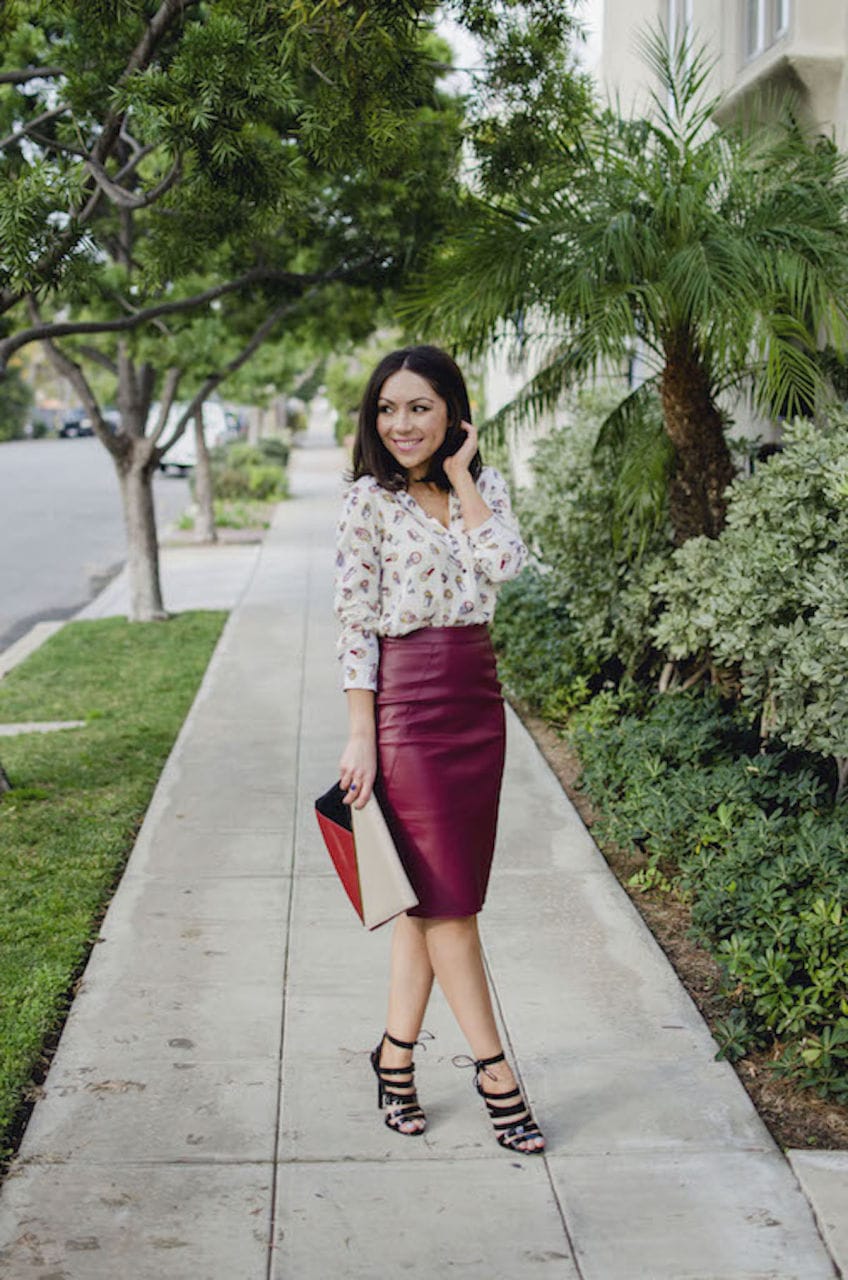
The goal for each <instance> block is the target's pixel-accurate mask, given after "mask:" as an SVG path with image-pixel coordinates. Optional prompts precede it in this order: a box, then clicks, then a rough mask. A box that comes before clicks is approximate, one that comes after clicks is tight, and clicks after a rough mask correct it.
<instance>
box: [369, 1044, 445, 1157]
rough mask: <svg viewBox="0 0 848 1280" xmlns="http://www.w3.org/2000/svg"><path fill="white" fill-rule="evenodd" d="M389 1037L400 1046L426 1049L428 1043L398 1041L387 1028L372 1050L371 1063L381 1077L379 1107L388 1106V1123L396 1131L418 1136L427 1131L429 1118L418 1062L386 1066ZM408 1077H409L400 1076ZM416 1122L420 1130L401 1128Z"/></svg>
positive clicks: (400, 1047)
mask: <svg viewBox="0 0 848 1280" xmlns="http://www.w3.org/2000/svg"><path fill="white" fill-rule="evenodd" d="M421 1034H422V1035H426V1036H428V1037H429V1039H431V1040H432V1039H433V1037H432V1036H431V1035H430V1033H429V1032H428V1031H423V1032H422V1033H421ZM386 1040H388V1041H389V1043H390V1044H393V1045H395V1047H396V1048H398V1049H414V1048H415V1047H416V1045H420V1046H421V1048H422V1049H423V1048H425V1047H426V1046H425V1044H424V1042H423V1041H421V1040H416V1041H413V1042H412V1043H409V1042H408V1041H406V1040H397V1039H396V1038H395V1037H394V1036H392V1035H389V1033H388V1031H386V1032H384V1033H383V1036H382V1038H381V1040H380V1043H379V1044H378V1045H377V1047H376V1049H373V1050H372V1052H371V1066H372V1068H373V1071H374V1074H375V1076H376V1077H377V1109H378V1111H381V1110H382V1109H383V1106H384V1105H385V1107H386V1115H385V1120H384V1123H385V1124H386V1126H387V1127H388V1128H389V1129H393V1130H394V1132H395V1133H400V1134H403V1136H404V1137H405V1138H417V1137H420V1135H421V1134H422V1133H423V1132H424V1129H425V1127H426V1124H427V1117H426V1116H425V1114H424V1112H423V1111H422V1110H421V1107H420V1105H419V1102H418V1094H417V1093H416V1092H415V1087H414V1077H415V1065H414V1063H410V1064H409V1066H408V1067H384V1066H382V1065H381V1062H380V1058H381V1055H382V1052H383V1045H384V1043H385V1042H386ZM404 1076H408V1077H409V1078H408V1079H402V1078H399V1077H404ZM415 1122H420V1124H419V1127H418V1128H416V1129H403V1128H401V1126H402V1125H407V1124H410V1123H415Z"/></svg>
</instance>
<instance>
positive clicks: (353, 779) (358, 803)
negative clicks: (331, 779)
mask: <svg viewBox="0 0 848 1280" xmlns="http://www.w3.org/2000/svg"><path fill="white" fill-rule="evenodd" d="M340 784H341V788H342V790H343V791H344V792H345V795H344V796H343V797H342V804H352V805H354V806H355V807H356V808H357V809H361V808H362V807H363V805H365V804H367V803H368V799H369V797H370V795H371V792H372V791H373V790H374V776H372V777H370V778H369V777H368V775H367V774H359V773H351V775H350V778H349V780H348V781H347V782H345V779H344V778H341V779H340Z"/></svg>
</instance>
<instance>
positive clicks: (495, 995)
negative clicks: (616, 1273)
mask: <svg viewBox="0 0 848 1280" xmlns="http://www.w3.org/2000/svg"><path fill="white" fill-rule="evenodd" d="M480 945H481V950H482V952H483V964H484V966H485V969H486V976H487V977H488V980H489V987H490V989H491V992H492V1001H493V1003H494V1006H495V1009H496V1011H497V1014H498V1017H499V1019H500V1022H501V1026H502V1027H503V1030H504V1037H505V1039H506V1044H507V1048H508V1050H509V1055H510V1057H511V1058H512V1062H513V1070H514V1074H515V1078H516V1080H517V1081H518V1085H519V1088H520V1089H521V1092H522V1094H523V1095H524V1098H525V1101H526V1099H527V1087H526V1085H525V1083H524V1077H523V1076H522V1073H521V1067H520V1065H519V1062H518V1058H517V1057H516V1054H515V1048H514V1046H513V1043H512V1036H511V1035H510V1030H509V1025H508V1023H507V1020H506V1013H505V1011H504V1007H503V1005H502V1003H501V997H500V992H499V991H498V988H497V984H496V982H495V975H494V973H493V971H492V966H491V965H490V964H489V957H488V954H487V952H486V947H485V944H484V943H483V941H482V939H481V943H480ZM521 1154H522V1153H521V1152H516V1155H521ZM550 1154H551V1153H550V1152H548V1151H544V1152H542V1156H541V1159H542V1162H543V1163H544V1166H545V1177H546V1178H547V1180H548V1187H549V1188H550V1192H551V1195H552V1197H553V1201H554V1204H555V1205H556V1211H557V1214H558V1215H559V1220H560V1222H561V1223H562V1230H563V1234H564V1235H565V1238H566V1240H567V1242H568V1248H569V1250H570V1252H571V1261H572V1262H573V1263H574V1270H575V1272H576V1274H577V1276H578V1277H579V1280H585V1275H584V1272H583V1268H582V1267H581V1266H580V1259H579V1258H578V1256H577V1250H576V1248H575V1246H574V1240H573V1239H572V1236H571V1231H570V1229H569V1226H568V1222H567V1220H566V1217H565V1209H564V1207H563V1204H562V1201H561V1199H560V1197H559V1193H558V1192H557V1188H556V1183H555V1182H554V1179H553V1176H552V1174H551V1166H550V1164H549V1163H548V1156H549V1155H550ZM526 1158H527V1159H529V1160H536V1159H538V1158H539V1157H538V1156H534V1155H530V1156H527V1157H526Z"/></svg>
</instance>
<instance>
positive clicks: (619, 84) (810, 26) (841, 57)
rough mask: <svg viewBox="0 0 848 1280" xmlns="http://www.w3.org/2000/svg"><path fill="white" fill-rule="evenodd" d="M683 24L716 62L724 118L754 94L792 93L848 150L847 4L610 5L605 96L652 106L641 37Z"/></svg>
mask: <svg viewBox="0 0 848 1280" xmlns="http://www.w3.org/2000/svg"><path fill="white" fill-rule="evenodd" d="M660 22H661V23H663V25H665V26H666V27H669V26H670V25H671V26H676V25H679V24H681V23H685V24H686V25H687V26H688V27H689V28H690V29H691V30H692V31H693V32H694V34H695V39H696V40H697V41H700V42H702V43H703V44H705V45H706V46H707V47H708V49H709V50H710V52H711V53H712V55H713V56H714V58H715V60H716V61H715V66H714V68H713V73H712V76H711V78H710V82H709V90H710V91H711V92H713V93H715V94H716V95H719V94H720V95H721V96H722V97H723V98H724V107H723V109H722V110H721V111H720V112H719V115H720V116H726V115H730V114H732V113H733V112H735V111H736V110H738V109H739V108H740V107H741V106H742V105H743V104H744V102H745V99H746V98H747V97H748V96H749V95H750V94H751V93H752V92H753V91H755V90H759V89H763V88H766V87H774V88H776V89H779V88H781V87H784V86H785V87H791V88H792V89H794V90H795V92H796V93H797V94H798V96H799V98H800V100H801V102H802V104H803V109H804V111H805V114H806V116H807V119H808V121H809V123H810V124H811V125H812V126H814V127H815V128H817V129H820V130H822V131H823V132H826V133H830V132H831V131H832V132H833V133H834V135H835V137H836V141H837V142H838V144H839V145H840V146H843V147H844V146H846V145H848V4H846V0H605V6H604V42H603V52H602V56H601V64H600V79H601V89H602V92H604V93H605V94H606V95H607V96H609V97H610V98H613V99H614V98H616V97H618V98H619V100H620V101H621V103H622V106H623V107H625V108H626V109H630V108H635V109H637V110H643V109H644V108H645V106H646V105H647V101H648V95H649V91H650V88H651V87H652V86H651V84H650V75H649V73H648V70H647V68H646V67H645V64H644V62H643V61H642V59H641V58H640V56H639V53H638V49H637V40H638V36H639V33H640V32H641V31H644V30H645V28H646V27H647V26H649V25H651V24H654V25H656V24H658V23H660Z"/></svg>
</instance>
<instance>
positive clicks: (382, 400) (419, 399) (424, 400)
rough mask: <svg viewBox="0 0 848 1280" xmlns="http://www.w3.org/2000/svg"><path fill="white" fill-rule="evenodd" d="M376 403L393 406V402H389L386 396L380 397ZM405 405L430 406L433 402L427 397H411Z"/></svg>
mask: <svg viewBox="0 0 848 1280" xmlns="http://www.w3.org/2000/svg"><path fill="white" fill-rule="evenodd" d="M377 403H378V404H390V405H394V403H395V401H394V400H390V399H389V397H388V396H380V399H379V400H378V401H377ZM406 403H407V404H432V403H433V401H432V400H431V399H430V397H429V396H413V397H412V399H411V400H407V401H406Z"/></svg>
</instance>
